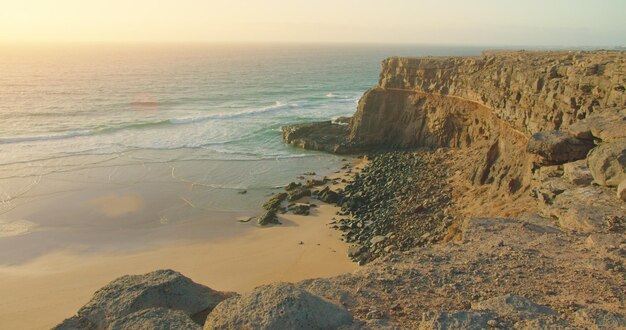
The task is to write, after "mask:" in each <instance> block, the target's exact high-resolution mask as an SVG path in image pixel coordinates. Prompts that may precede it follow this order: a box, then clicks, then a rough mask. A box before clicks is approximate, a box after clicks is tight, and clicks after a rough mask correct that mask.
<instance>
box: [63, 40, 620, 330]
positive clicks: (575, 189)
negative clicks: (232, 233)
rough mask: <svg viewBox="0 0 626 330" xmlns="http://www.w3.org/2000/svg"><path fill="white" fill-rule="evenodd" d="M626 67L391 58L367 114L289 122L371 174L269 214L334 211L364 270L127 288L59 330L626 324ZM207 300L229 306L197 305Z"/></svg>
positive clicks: (495, 58)
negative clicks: (289, 280)
mask: <svg viewBox="0 0 626 330" xmlns="http://www.w3.org/2000/svg"><path fill="white" fill-rule="evenodd" d="M625 74H626V53H625V52H609V51H598V52H524V51H520V52H487V53H485V54H484V55H483V56H481V57H471V58H465V57H449V58H432V57H427V58H415V59H411V58H389V59H387V60H385V61H384V62H383V68H382V70H381V77H380V81H379V85H378V86H376V87H374V88H372V89H370V90H369V91H368V92H366V93H365V95H364V96H363V98H362V99H361V101H360V102H359V106H358V109H357V112H356V113H355V115H354V116H353V117H352V118H350V119H343V120H342V121H341V122H340V123H333V122H323V123H310V124H301V125H292V126H287V127H284V128H283V129H282V130H283V138H284V140H285V142H286V143H289V144H292V145H294V146H296V147H302V148H308V149H313V150H321V151H327V152H333V153H338V154H344V153H365V154H366V159H367V162H366V163H365V164H364V167H363V168H362V169H361V170H360V171H356V172H358V173H352V172H353V171H352V170H351V169H350V165H349V164H348V165H346V168H345V170H346V172H350V173H349V174H350V175H351V177H350V178H349V179H345V181H346V182H342V181H343V180H344V179H341V178H338V177H330V178H323V179H314V178H311V179H309V180H308V181H306V180H304V182H294V183H292V184H290V185H289V186H287V187H286V188H285V191H284V192H279V193H276V194H275V195H274V196H273V197H272V198H271V199H270V200H269V201H268V202H267V203H265V205H264V206H263V207H264V208H265V210H266V212H265V214H263V215H261V216H260V217H259V219H258V220H257V221H258V223H259V224H260V225H268V224H276V223H277V220H276V215H277V214H279V213H282V212H294V213H295V212H298V213H301V214H306V213H308V212H309V211H310V209H311V207H315V204H316V203H318V202H317V201H314V202H313V201H312V199H317V200H318V201H319V202H320V203H332V204H336V205H337V206H338V208H339V211H338V214H337V217H336V218H335V219H334V220H333V221H332V222H331V223H330V224H329V226H330V227H332V228H335V229H337V230H341V231H342V232H343V239H344V240H345V241H347V242H349V243H351V244H352V245H351V247H350V249H349V252H348V253H349V256H350V257H351V258H352V259H353V260H354V261H356V262H359V263H360V264H364V266H363V267H361V268H360V269H359V270H358V271H356V272H355V273H352V274H345V275H340V276H337V277H333V278H327V279H311V280H305V281H302V282H299V283H294V284H284V283H276V284H270V285H267V286H262V287H259V288H257V289H255V290H254V291H252V292H250V293H246V294H243V295H237V294H232V293H219V292H214V291H212V290H211V289H208V288H205V287H201V286H200V287H198V286H197V285H196V284H190V280H189V279H186V278H184V276H182V275H180V274H177V273H175V272H173V271H159V272H155V273H150V274H146V275H143V276H140V277H136V278H133V280H132V281H131V282H132V283H130V284H128V283H127V282H128V281H129V279H128V278H122V279H118V280H116V281H114V282H112V283H111V284H109V285H108V286H107V287H105V288H103V289H102V290H100V291H98V292H97V293H96V295H95V296H94V299H93V300H92V302H90V303H89V304H87V305H86V306H85V307H84V308H83V309H81V310H80V311H79V312H78V315H77V316H75V317H73V318H71V319H68V320H66V321H65V322H64V323H62V324H61V325H60V326H59V327H58V328H59V329H70V328H81V329H92V328H93V329H95V328H116V329H118V328H119V329H128V328H132V327H127V326H124V325H125V324H129V323H127V321H125V320H128V319H132V320H133V322H135V324H139V325H141V324H147V325H152V324H181V327H187V328H200V327H202V326H204V328H205V329H229V328H262V329H279V328H307V329H321V328H324V329H330V328H333V329H334V328H337V329H448V328H452V329H496V328H500V329H509V328H515V329H624V328H626V313H624V310H626V295H625V294H624V293H625V292H626V192H625V191H626V95H625V89H624V85H626V80H624V77H625ZM301 198H306V200H307V202H306V203H301V200H300V199H301ZM163 276H165V277H166V278H167V279H168V280H167V281H166V282H167V283H175V284H172V286H168V288H167V289H163V287H162V280H161V278H162V277H163ZM137 281H138V282H140V283H141V285H136V284H133V283H136V282H137ZM191 283H192V282H191ZM167 285H170V284H167ZM152 288H156V289H154V290H155V291H150V290H153V289H152ZM152 292H156V293H152ZM207 292H208V293H210V295H211V297H210V298H211V299H209V298H208V297H205V298H203V299H204V300H206V301H211V302H213V301H215V300H223V301H222V302H221V303H219V304H216V305H215V306H217V307H215V306H214V305H211V304H206V303H202V304H199V303H190V302H191V301H195V300H194V299H196V298H195V297H197V296H198V293H200V294H201V295H202V294H206V293H207ZM144 297H150V298H149V299H148V298H145V299H144ZM215 297H218V298H215ZM179 300H183V301H184V303H180V302H179ZM181 304H182V305H181ZM189 305H193V307H194V308H191V309H187V307H185V308H182V307H180V306H189ZM119 306H131V307H129V308H125V307H124V308H120V307H119ZM294 306H300V308H294ZM200 312H201V313H202V315H203V316H205V315H208V317H206V318H205V319H204V320H202V318H204V317H198V315H200V314H198V313H200ZM320 315H324V316H325V317H323V318H320ZM151 322H152V323H151ZM154 322H165V323H154ZM168 322H170V323H168ZM190 322H191V323H190Z"/></svg>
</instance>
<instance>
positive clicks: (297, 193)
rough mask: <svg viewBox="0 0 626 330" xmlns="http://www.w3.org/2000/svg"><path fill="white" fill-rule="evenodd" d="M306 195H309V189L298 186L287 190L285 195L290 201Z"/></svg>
mask: <svg viewBox="0 0 626 330" xmlns="http://www.w3.org/2000/svg"><path fill="white" fill-rule="evenodd" d="M306 196H311V189H308V188H303V187H298V188H296V189H293V190H291V191H290V192H289V194H288V196H287V200H289V201H290V202H293V201H296V200H298V199H300V198H302V197H306Z"/></svg>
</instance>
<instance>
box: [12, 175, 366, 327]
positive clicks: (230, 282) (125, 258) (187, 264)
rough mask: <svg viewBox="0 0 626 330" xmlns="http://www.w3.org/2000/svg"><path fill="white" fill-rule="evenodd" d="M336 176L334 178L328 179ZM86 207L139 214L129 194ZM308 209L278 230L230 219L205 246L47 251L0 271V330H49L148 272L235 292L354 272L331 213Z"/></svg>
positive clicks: (285, 218)
mask: <svg viewBox="0 0 626 330" xmlns="http://www.w3.org/2000/svg"><path fill="white" fill-rule="evenodd" d="M341 175H343V176H345V175H346V174H345V173H343V174H341ZM337 176H340V174H333V175H331V177H337ZM90 200H91V201H92V202H91V203H92V204H91V206H92V207H93V208H94V212H104V213H110V212H116V211H115V210H117V209H118V208H117V207H115V204H118V203H119V205H118V206H119V209H121V210H123V211H124V212H123V213H131V214H132V213H134V212H136V211H138V210H140V209H142V208H144V207H145V205H144V204H143V202H142V201H141V200H140V199H139V198H138V197H137V196H135V195H133V194H118V195H115V194H113V195H111V194H107V195H105V196H104V197H99V198H96V199H90ZM104 201H105V202H104ZM315 203H316V204H318V205H319V207H317V208H312V209H311V215H309V216H297V215H293V214H286V215H281V216H280V220H281V222H282V223H283V224H282V225H278V226H271V227H265V228H262V227H258V226H257V225H256V224H255V223H254V222H249V223H240V222H237V221H236V220H235V219H233V215H232V214H230V217H229V218H228V219H226V218H223V219H221V220H220V221H216V222H215V226H218V227H219V228H214V231H213V232H211V233H207V234H206V235H207V239H206V240H196V239H194V240H175V239H171V240H170V241H169V242H163V243H161V244H157V245H155V246H152V247H150V248H143V249H136V250H132V252H128V251H127V250H124V249H120V250H119V251H115V250H108V249H107V250H102V251H95V252H90V253H82V252H76V249H68V250H54V251H52V252H50V253H46V254H43V255H40V256H38V257H36V258H34V259H32V260H30V261H28V262H25V263H19V264H15V265H4V266H0V292H1V293H2V294H1V295H0V297H1V298H0V325H1V327H2V328H7V329H45V328H49V327H51V326H54V325H55V324H57V323H59V322H60V321H62V320H63V319H64V318H66V317H69V316H71V315H73V314H74V313H75V312H76V311H77V310H78V309H79V308H80V307H81V306H82V305H84V304H85V303H86V302H87V301H88V300H89V299H90V298H91V296H92V295H93V293H94V292H95V291H96V290H97V289H98V288H100V287H102V286H103V285H105V284H107V283H108V282H110V281H111V280H113V279H115V278H117V277H119V276H122V275H125V274H141V273H146V272H149V271H153V270H155V269H162V268H171V269H175V270H177V271H180V272H181V273H183V274H184V275H186V276H188V277H190V278H191V279H193V280H194V281H196V282H198V283H201V284H204V285H207V286H209V287H211V288H214V289H217V290H225V291H237V292H245V291H248V290H251V289H252V288H254V287H256V286H258V285H261V284H265V283H271V282H277V281H299V280H303V279H307V278H314V277H328V276H334V275H338V274H342V273H346V272H351V271H354V270H355V269H356V268H357V267H358V266H357V265H356V264H355V263H353V262H351V261H350V260H349V259H348V258H347V257H346V250H347V247H348V246H347V244H345V243H344V242H342V241H340V232H338V231H335V230H332V229H330V228H329V227H328V226H327V224H328V223H329V222H330V221H331V220H332V218H333V217H335V216H336V212H337V207H335V206H331V205H327V204H323V203H319V202H317V201H316V202H315ZM109 215H110V214H109ZM216 216H220V215H216ZM221 216H222V217H223V216H224V215H221ZM178 226H180V228H182V229H181V230H184V231H193V230H194V226H198V224H197V222H193V221H192V222H188V223H185V222H182V223H180V224H178ZM215 226H214V227H215ZM216 233H221V234H220V235H216ZM170 234H171V233H170ZM218 237H219V238H218ZM142 239H145V237H142Z"/></svg>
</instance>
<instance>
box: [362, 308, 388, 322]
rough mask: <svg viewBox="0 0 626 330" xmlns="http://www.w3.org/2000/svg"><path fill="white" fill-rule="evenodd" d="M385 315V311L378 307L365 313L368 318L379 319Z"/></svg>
mask: <svg viewBox="0 0 626 330" xmlns="http://www.w3.org/2000/svg"><path fill="white" fill-rule="evenodd" d="M384 316H385V315H384V314H383V312H381V311H379V310H377V309H373V310H371V311H369V312H368V313H367V315H365V317H366V318H367V319H368V320H379V319H382V318H383V317H384Z"/></svg>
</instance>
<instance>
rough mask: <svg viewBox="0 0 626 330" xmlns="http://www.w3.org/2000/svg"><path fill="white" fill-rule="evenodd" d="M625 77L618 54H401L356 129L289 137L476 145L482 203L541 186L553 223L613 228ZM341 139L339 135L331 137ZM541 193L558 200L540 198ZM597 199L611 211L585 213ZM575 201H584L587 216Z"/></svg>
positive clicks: (625, 57)
mask: <svg viewBox="0 0 626 330" xmlns="http://www.w3.org/2000/svg"><path fill="white" fill-rule="evenodd" d="M625 73H626V53H625V52H619V51H595V52H583V51H577V52H574V51H554V52H526V51H517V52H485V53H484V54H483V55H482V56H479V57H424V58H399V57H392V58H388V59H386V60H384V61H383V63H382V71H381V74H380V79H379V84H378V86H376V87H374V88H372V89H370V90H368V91H367V92H366V93H365V94H364V95H363V97H362V98H361V100H360V101H359V105H358V108H357V111H356V113H355V114H354V116H353V117H352V119H351V120H350V126H349V129H345V128H343V127H341V128H339V126H338V125H332V124H331V123H326V124H324V127H323V130H322V131H324V132H326V133H324V134H323V135H324V139H323V140H316V139H317V137H318V136H319V134H320V133H319V131H318V132H317V133H315V134H310V133H309V132H310V131H311V130H314V129H313V128H314V127H315V124H307V125H308V126H306V130H300V129H299V128H298V127H293V126H290V127H285V128H284V132H289V134H284V137H285V140H286V141H287V142H288V143H291V144H294V145H297V146H301V147H305V148H306V147H307V146H310V145H314V146H315V148H314V149H317V150H326V151H331V152H338V153H346V152H354V151H360V150H371V149H372V148H415V147H435V148H437V147H453V148H461V149H467V150H469V151H466V152H465V155H466V156H467V163H466V164H465V165H464V166H462V167H458V172H461V174H462V175H463V176H464V177H465V179H466V180H468V181H469V182H471V183H472V184H473V186H474V187H484V189H481V190H480V194H481V195H484V196H488V197H489V198H491V199H501V200H502V199H503V198H505V197H507V196H510V197H512V199H511V200H515V199H517V198H525V196H527V195H528V193H529V192H530V190H531V189H535V196H538V199H539V204H540V206H542V207H543V212H542V213H543V214H544V215H546V216H549V217H552V218H555V219H556V220H557V221H558V222H559V223H561V224H562V225H563V226H564V227H566V228H569V229H572V230H583V231H590V230H591V231H594V230H602V228H604V227H605V224H606V219H607V217H618V218H620V219H621V218H623V217H624V216H626V210H625V209H624V208H623V207H621V206H619V205H618V204H619V200H620V198H621V195H624V193H623V189H622V190H619V189H618V191H617V194H616V193H615V192H613V193H612V194H609V195H612V196H610V197H608V195H607V193H608V192H609V191H608V190H606V189H605V188H602V187H598V186H595V185H600V186H609V187H616V186H618V185H619V184H620V183H621V182H622V181H623V180H624V178H626V174H625V168H626V148H625V146H626V139H625V136H626V111H625V110H624V109H626V93H625V92H624V90H625V87H624V86H625V85H626V78H625ZM335 126H337V127H335ZM333 132H334V133H337V134H339V136H338V137H335V138H329V137H328V135H329V134H333ZM300 133H301V134H300ZM295 136H297V139H292V138H291V137H295ZM325 141H333V144H332V145H330V146H327V145H326V144H325ZM336 141H341V143H340V145H341V148H337V147H336V145H337V143H336ZM587 156H588V157H587ZM579 160H585V164H584V165H583V166H582V167H585V169H584V170H583V171H582V172H581V171H578V172H577V173H573V172H572V171H573V170H574V167H573V166H572V165H567V164H568V163H571V162H576V161H579ZM563 164H565V165H563ZM553 165H558V166H565V167H567V168H568V173H567V175H566V176H567V177H571V176H576V175H583V177H581V178H578V179H574V180H573V181H575V182H574V186H576V189H578V190H580V191H578V192H577V191H576V190H574V187H573V186H572V187H569V188H571V189H569V188H567V187H565V188H564V189H561V188H563V184H565V183H568V184H570V183H571V182H570V181H571V180H570V181H568V180H565V179H564V178H560V176H557V177H559V178H558V179H554V178H553V177H550V178H547V177H541V176H540V175H538V173H539V172H541V171H542V170H541V168H542V167H546V166H553ZM576 168H578V169H579V170H580V169H581V166H578V167H576ZM560 169H561V170H562V167H561V168H560ZM587 169H588V170H587ZM546 171H547V169H544V170H543V172H546ZM585 174H590V175H591V176H592V177H593V183H592V182H591V181H590V180H588V179H585V177H584V175H585ZM538 178H540V180H538ZM587 178H588V177H587ZM554 180H557V181H558V180H562V181H563V182H564V183H563V184H560V183H559V184H560V186H559V187H558V188H555V185H559V184H557V183H554V182H552V183H550V182H548V181H554ZM581 183H585V184H582V185H581ZM546 185H548V186H550V187H549V188H546V187H545V186H546ZM592 185H594V186H592ZM541 186H543V187H544V188H543V191H544V192H545V191H550V193H548V194H545V193H543V195H542V193H540V194H537V193H536V188H537V187H541ZM591 191H593V193H592V192H591ZM563 192H567V193H566V194H562V193H563ZM472 193H476V192H475V191H473V192H469V194H472ZM620 194H621V195H620ZM549 195H553V196H552V197H547V198H545V197H546V196H549ZM559 195H560V197H556V196H559ZM596 195H598V196H602V197H603V198H602V200H604V199H606V204H603V203H599V204H602V205H609V206H607V207H601V208H594V209H591V210H590V209H588V208H586V206H585V207H583V206H582V205H588V204H589V203H590V202H581V201H579V199H581V198H583V199H584V197H583V196H588V197H590V196H596ZM567 196H570V197H571V198H570V197H567ZM604 197H606V198H604ZM587 199H588V198H587ZM616 203H618V204H616ZM569 205H581V207H579V208H578V209H579V211H580V212H578V211H572V208H570V206H569ZM546 206H547V208H546ZM572 212H578V213H577V214H576V215H572ZM565 213H567V214H568V215H565ZM579 214H580V215H582V214H586V215H585V216H584V217H579ZM593 214H596V215H595V216H592V215H593ZM590 217H592V218H595V219H594V220H589V218H590ZM572 219H578V220H580V221H572ZM581 219H587V220H581Z"/></svg>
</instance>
